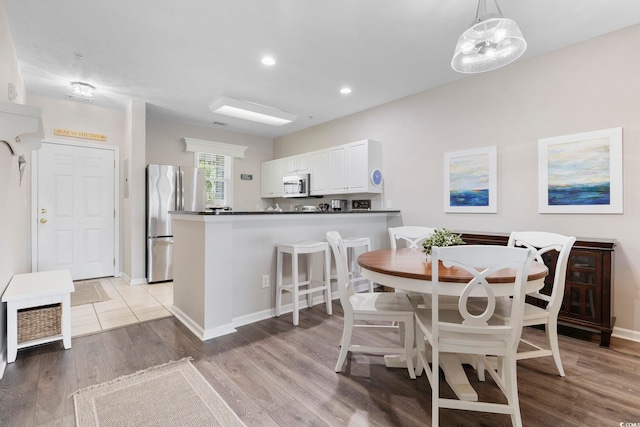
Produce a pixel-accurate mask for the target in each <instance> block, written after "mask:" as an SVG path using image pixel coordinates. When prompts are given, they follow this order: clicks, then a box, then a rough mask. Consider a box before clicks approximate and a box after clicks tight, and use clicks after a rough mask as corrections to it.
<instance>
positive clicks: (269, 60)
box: [262, 56, 276, 66]
mask: <svg viewBox="0 0 640 427" xmlns="http://www.w3.org/2000/svg"><path fill="white" fill-rule="evenodd" d="M262 63H263V64H264V65H267V66H272V65H275V64H276V60H275V59H273V58H272V57H270V56H265V57H263V58H262Z"/></svg>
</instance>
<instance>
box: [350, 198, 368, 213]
mask: <svg viewBox="0 0 640 427" xmlns="http://www.w3.org/2000/svg"><path fill="white" fill-rule="evenodd" d="M351 210H352V211H370V210H371V199H365V200H352V201H351Z"/></svg>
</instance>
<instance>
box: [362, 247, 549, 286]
mask: <svg viewBox="0 0 640 427" xmlns="http://www.w3.org/2000/svg"><path fill="white" fill-rule="evenodd" d="M358 265H359V266H360V270H361V274H362V275H363V276H364V277H366V278H367V279H369V280H372V281H373V282H374V283H379V284H382V285H385V286H389V287H392V288H397V289H402V290H405V291H413V292H420V293H423V294H431V271H432V268H433V266H432V264H431V261H428V260H427V256H426V255H425V254H424V253H423V252H422V251H421V250H420V249H407V248H401V249H382V250H377V251H371V252H365V253H363V254H361V255H360V256H359V257H358ZM481 267H482V266H478V268H479V269H480V268H481ZM548 273H549V270H548V268H547V266H546V265H544V264H542V263H539V262H533V263H532V265H531V269H530V270H529V277H528V280H527V285H526V292H527V293H530V292H534V291H537V290H539V289H541V288H542V287H543V286H544V278H545V277H546V276H547V274H548ZM438 276H439V280H440V281H441V282H446V283H444V284H441V285H440V287H439V288H438V294H440V295H447V296H459V295H460V294H461V293H462V291H463V289H464V287H465V286H466V285H467V283H468V282H469V280H471V275H469V273H468V272H466V271H464V270H462V269H459V268H456V267H450V268H447V267H444V266H443V265H442V263H440V265H439V266H438ZM487 281H488V282H489V283H490V284H491V288H492V290H493V292H494V294H495V296H510V295H513V282H514V281H515V270H513V269H510V268H506V269H503V270H500V271H497V272H496V273H495V274H492V275H490V276H488V277H487ZM477 291H478V292H483V291H482V289H480V288H478V290H477ZM471 296H484V294H483V293H478V294H474V293H473V292H472V293H471Z"/></svg>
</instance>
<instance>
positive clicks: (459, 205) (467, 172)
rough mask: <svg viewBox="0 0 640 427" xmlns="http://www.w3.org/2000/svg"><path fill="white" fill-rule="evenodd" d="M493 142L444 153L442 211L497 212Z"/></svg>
mask: <svg viewBox="0 0 640 427" xmlns="http://www.w3.org/2000/svg"><path fill="white" fill-rule="evenodd" d="M497 153H498V149H497V147H496V146H490V147H482V148H474V149H470V150H462V151H454V152H450V153H445V154H444V201H443V202H444V211H445V212H451V213H496V212H498V191H497V187H498V186H497V175H498V173H497Z"/></svg>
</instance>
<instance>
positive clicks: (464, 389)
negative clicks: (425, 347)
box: [384, 350, 478, 402]
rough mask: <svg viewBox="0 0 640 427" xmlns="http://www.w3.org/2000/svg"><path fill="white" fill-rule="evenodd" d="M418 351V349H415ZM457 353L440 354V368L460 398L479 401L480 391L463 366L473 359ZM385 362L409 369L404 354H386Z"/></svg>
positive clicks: (415, 357) (388, 364) (471, 363)
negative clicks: (470, 380)
mask: <svg viewBox="0 0 640 427" xmlns="http://www.w3.org/2000/svg"><path fill="white" fill-rule="evenodd" d="M415 351H417V350H415ZM464 359H467V358H466V357H463V358H461V357H460V355H458V354H455V353H442V354H441V355H440V368H442V371H443V372H444V377H445V379H446V381H447V384H449V386H450V387H451V389H452V390H453V392H454V393H455V394H456V396H457V397H458V399H460V400H464V401H467V402H477V401H478V393H476V391H475V390H474V388H473V387H472V386H471V383H470V382H469V378H467V374H466V372H465V371H464V368H463V366H462V364H463V363H468V364H470V365H474V363H473V361H472V360H464ZM413 360H414V362H413V366H416V363H417V355H416V354H414V359H413ZM384 364H385V366H386V367H387V368H403V369H407V360H406V358H405V357H404V355H397V354H387V355H385V356H384Z"/></svg>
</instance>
